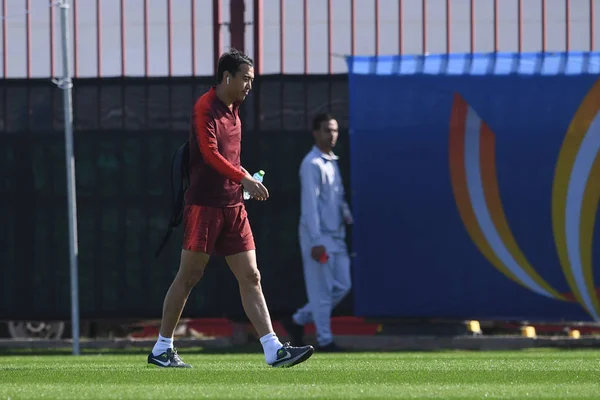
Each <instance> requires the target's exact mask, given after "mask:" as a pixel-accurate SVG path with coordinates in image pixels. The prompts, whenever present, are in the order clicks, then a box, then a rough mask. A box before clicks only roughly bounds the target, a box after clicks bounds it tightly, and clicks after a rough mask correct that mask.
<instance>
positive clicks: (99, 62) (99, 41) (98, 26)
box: [75, 0, 102, 104]
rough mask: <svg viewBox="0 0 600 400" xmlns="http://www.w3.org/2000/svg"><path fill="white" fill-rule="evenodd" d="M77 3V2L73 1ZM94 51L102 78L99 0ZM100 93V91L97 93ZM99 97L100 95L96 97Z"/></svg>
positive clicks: (98, 3)
mask: <svg viewBox="0 0 600 400" xmlns="http://www.w3.org/2000/svg"><path fill="white" fill-rule="evenodd" d="M75 1H77V0H75ZM96 49H97V50H96V51H97V52H98V56H97V58H96V62H97V66H96V70H97V71H98V78H101V77H102V10H101V7H100V0H96ZM98 93H100V91H98ZM98 96H100V95H98ZM98 104H100V103H98Z"/></svg>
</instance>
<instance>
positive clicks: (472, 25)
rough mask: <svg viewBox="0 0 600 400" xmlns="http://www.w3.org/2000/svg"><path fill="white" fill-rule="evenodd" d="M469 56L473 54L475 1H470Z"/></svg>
mask: <svg viewBox="0 0 600 400" xmlns="http://www.w3.org/2000/svg"><path fill="white" fill-rule="evenodd" d="M469 12H470V14H471V54H473V53H474V52H475V0H471V7H470V10H469Z"/></svg>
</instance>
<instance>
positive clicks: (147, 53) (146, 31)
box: [144, 0, 150, 121]
mask: <svg viewBox="0 0 600 400" xmlns="http://www.w3.org/2000/svg"><path fill="white" fill-rule="evenodd" d="M148 19H149V12H148V0H144V76H145V77H146V78H147V77H148V75H149V73H150V70H149V68H150V43H149V39H148V36H149V28H148V25H149V21H148ZM146 88H148V86H146ZM146 94H147V93H146ZM147 115H148V101H147V97H146V116H147ZM146 121H148V119H147V118H146Z"/></svg>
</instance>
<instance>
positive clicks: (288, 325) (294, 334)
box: [281, 317, 305, 347]
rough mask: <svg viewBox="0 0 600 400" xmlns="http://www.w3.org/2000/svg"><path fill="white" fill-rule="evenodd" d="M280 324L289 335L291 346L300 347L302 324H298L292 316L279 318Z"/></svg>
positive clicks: (302, 340) (302, 341)
mask: <svg viewBox="0 0 600 400" xmlns="http://www.w3.org/2000/svg"><path fill="white" fill-rule="evenodd" d="M281 325H283V328H284V329H285V331H286V332H287V333H288V335H289V336H290V339H291V340H290V341H291V343H292V345H293V346H298V347H302V346H305V344H304V326H302V325H298V324H297V323H296V322H295V321H294V319H293V318H292V317H286V318H284V319H282V320H281Z"/></svg>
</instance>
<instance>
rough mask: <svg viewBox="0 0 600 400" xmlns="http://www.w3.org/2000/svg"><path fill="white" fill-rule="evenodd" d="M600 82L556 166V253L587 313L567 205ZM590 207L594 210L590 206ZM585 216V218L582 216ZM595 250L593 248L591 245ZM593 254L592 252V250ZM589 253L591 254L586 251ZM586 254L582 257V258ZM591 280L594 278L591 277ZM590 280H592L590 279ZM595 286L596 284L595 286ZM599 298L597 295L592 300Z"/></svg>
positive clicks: (573, 125) (595, 108) (574, 123)
mask: <svg viewBox="0 0 600 400" xmlns="http://www.w3.org/2000/svg"><path fill="white" fill-rule="evenodd" d="M599 100H600V79H599V80H597V81H596V82H595V83H594V85H593V86H592V88H591V89H590V90H589V91H588V93H587V95H586V96H585V98H584V99H583V101H582V103H581V105H580V106H579V109H578V110H577V112H576V113H575V116H574V117H573V119H572V120H571V124H570V125H569V128H568V130H567V133H566V136H565V139H564V140H563V143H562V147H561V149H560V153H559V155H558V161H557V162H556V168H555V172H554V184H553V187H552V229H553V232H554V240H555V242H556V251H557V253H558V258H559V260H560V264H561V267H562V270H563V274H564V275H565V278H566V280H567V282H568V284H569V287H570V288H571V291H572V292H573V295H574V296H575V298H576V299H577V301H578V302H579V304H581V305H582V306H583V307H584V308H585V309H587V307H586V305H585V302H584V300H583V297H582V295H581V293H580V291H579V289H578V287H577V285H576V283H575V278H574V275H573V271H572V266H571V263H570V261H569V254H568V251H567V238H566V205H567V190H568V187H569V181H570V177H571V171H572V169H573V165H574V164H575V159H576V157H577V153H578V151H579V148H580V147H581V143H582V141H583V138H584V137H585V134H586V132H587V131H588V129H589V127H590V125H591V123H592V121H593V119H594V116H595V115H596V114H597V113H598V109H599V107H600V101H599ZM587 207H590V206H589V205H587V203H586V210H587ZM582 215H585V214H584V213H582ZM584 229H586V236H585V237H586V240H585V241H586V243H589V239H588V236H587V235H589V232H588V229H592V230H593V227H592V228H589V227H588V226H587V225H586V227H585V228H584ZM590 246H591V244H590ZM590 251H591V250H590ZM586 252H587V251H586ZM583 256H585V253H582V257H583ZM589 263H590V264H589V265H590V267H589V268H590V273H589V274H591V256H589ZM589 278H590V279H591V275H590V277H589ZM586 279H588V278H587V277H586ZM592 285H593V282H592ZM592 298H593V299H595V298H596V296H595V293H594V296H593V297H592Z"/></svg>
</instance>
